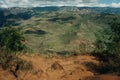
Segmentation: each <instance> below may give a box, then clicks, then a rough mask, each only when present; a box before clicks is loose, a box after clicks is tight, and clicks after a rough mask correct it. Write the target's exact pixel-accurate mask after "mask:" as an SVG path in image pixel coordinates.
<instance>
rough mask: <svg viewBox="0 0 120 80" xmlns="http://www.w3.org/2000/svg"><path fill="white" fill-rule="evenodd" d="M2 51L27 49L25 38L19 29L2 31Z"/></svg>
mask: <svg viewBox="0 0 120 80" xmlns="http://www.w3.org/2000/svg"><path fill="white" fill-rule="evenodd" d="M0 49H5V50H6V51H12V52H16V51H22V50H24V49H25V38H24V37H23V35H22V33H21V31H20V30H19V29H17V28H11V27H9V28H4V29H1V30H0Z"/></svg>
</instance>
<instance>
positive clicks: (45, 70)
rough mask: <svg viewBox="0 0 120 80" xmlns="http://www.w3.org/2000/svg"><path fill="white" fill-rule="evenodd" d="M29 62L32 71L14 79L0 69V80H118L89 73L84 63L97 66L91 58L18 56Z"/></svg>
mask: <svg viewBox="0 0 120 80" xmlns="http://www.w3.org/2000/svg"><path fill="white" fill-rule="evenodd" d="M20 58H22V59H24V60H26V61H29V62H30V63H32V65H33V69H31V70H29V71H18V73H17V74H18V77H17V78H15V77H14V75H13V74H12V73H10V72H9V71H7V70H3V69H2V68H0V80H120V77H118V76H113V75H110V74H106V75H95V73H93V72H92V71H89V70H88V68H87V66H85V65H84V63H86V62H91V63H94V64H96V65H97V64H99V61H97V60H96V58H95V57H93V56H73V57H53V58H45V57H41V56H37V55H35V56H25V55H24V56H20Z"/></svg>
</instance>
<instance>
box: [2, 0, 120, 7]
mask: <svg viewBox="0 0 120 80" xmlns="http://www.w3.org/2000/svg"><path fill="white" fill-rule="evenodd" d="M44 6H78V7H83V6H89V7H120V0H0V7H44Z"/></svg>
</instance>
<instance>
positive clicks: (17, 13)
mask: <svg viewBox="0 0 120 80" xmlns="http://www.w3.org/2000/svg"><path fill="white" fill-rule="evenodd" d="M52 11H56V12H76V13H78V14H91V13H92V14H120V8H111V7H68V6H62V7H56V6H51V7H32V8H19V7H13V8H0V26H4V25H5V24H6V23H7V24H9V23H12V22H14V20H16V19H17V20H21V19H23V20H26V19H29V18H30V17H32V16H33V15H36V14H37V13H39V12H52Z"/></svg>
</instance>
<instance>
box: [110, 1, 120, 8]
mask: <svg viewBox="0 0 120 80" xmlns="http://www.w3.org/2000/svg"><path fill="white" fill-rule="evenodd" d="M111 6H112V7H120V2H119V3H112V4H111Z"/></svg>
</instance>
